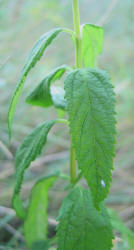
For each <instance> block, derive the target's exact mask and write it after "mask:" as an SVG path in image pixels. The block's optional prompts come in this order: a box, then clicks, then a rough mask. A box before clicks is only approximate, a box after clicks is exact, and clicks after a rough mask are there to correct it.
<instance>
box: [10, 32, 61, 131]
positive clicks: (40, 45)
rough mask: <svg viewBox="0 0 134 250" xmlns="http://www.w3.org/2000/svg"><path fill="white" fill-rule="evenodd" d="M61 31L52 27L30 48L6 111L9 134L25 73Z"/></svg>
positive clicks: (26, 73)
mask: <svg viewBox="0 0 134 250" xmlns="http://www.w3.org/2000/svg"><path fill="white" fill-rule="evenodd" d="M62 31H63V29H61V28H57V29H54V30H52V31H50V32H48V33H46V34H44V35H43V36H41V38H40V39H39V40H38V41H37V42H36V43H35V45H34V47H33V48H32V50H31V52H30V54H29V56H28V58H27V60H26V63H25V66H24V68H23V70H22V73H21V77H20V80H19V83H18V86H17V88H16V90H15V92H14V95H13V98H12V101H11V104H10V108H9V112H8V126H9V134H10V135H11V124H12V119H13V115H14V111H15V108H16V104H17V102H18V99H19V97H20V94H21V91H22V88H23V85H24V83H25V80H26V77H27V75H28V73H29V71H30V70H31V69H32V67H34V66H35V64H36V63H37V62H38V60H39V59H40V58H41V56H42V55H43V52H44V51H45V49H46V48H47V47H48V46H49V45H50V44H51V42H52V41H53V40H54V39H55V38H56V37H57V35H58V34H59V33H60V32H62Z"/></svg>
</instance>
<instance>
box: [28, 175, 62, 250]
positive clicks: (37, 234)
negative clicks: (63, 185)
mask: <svg viewBox="0 0 134 250" xmlns="http://www.w3.org/2000/svg"><path fill="white" fill-rule="evenodd" d="M57 177H58V174H56V175H50V176H47V177H45V178H42V179H41V180H39V181H38V182H37V183H36V184H35V186H34V187H33V189H32V192H31V197H30V202H29V207H28V212H27V216H26V220H25V223H24V233H25V239H26V242H27V246H28V248H29V249H31V246H32V245H35V244H36V245H37V247H38V249H39V250H41V247H39V243H38V244H37V242H41V241H42V242H43V241H44V240H46V239H47V224H48V223H47V208H48V190H49V188H50V187H51V186H52V185H53V183H54V182H55V181H56V179H57ZM42 242H41V243H40V244H43V245H44V242H43V243H42ZM45 244H46V242H45ZM32 249H34V247H33V248H32ZM36 249H37V248H36ZM43 250H44V248H43Z"/></svg>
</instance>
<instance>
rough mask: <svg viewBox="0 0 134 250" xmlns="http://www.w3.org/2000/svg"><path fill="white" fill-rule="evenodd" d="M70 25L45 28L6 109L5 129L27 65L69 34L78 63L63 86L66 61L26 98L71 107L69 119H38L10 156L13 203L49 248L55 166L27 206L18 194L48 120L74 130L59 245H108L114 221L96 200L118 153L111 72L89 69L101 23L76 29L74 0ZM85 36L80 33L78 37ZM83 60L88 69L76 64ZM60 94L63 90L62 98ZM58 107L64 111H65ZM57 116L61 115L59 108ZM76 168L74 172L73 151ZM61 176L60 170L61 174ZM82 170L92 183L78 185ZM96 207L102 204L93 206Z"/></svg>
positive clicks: (37, 243) (31, 235)
mask: <svg viewBox="0 0 134 250" xmlns="http://www.w3.org/2000/svg"><path fill="white" fill-rule="evenodd" d="M73 13H74V28H75V30H74V32H73V31H71V30H68V29H63V28H57V29H54V30H52V31H50V32H48V33H47V34H45V35H43V36H42V37H41V38H40V39H39V40H38V41H37V42H36V44H35V46H34V47H33V49H32V50H31V52H30V55H29V57H28V59H27V61H26V64H25V66H24V68H23V71H22V74H21V77H20V81H19V83H18V86H17V88H16V90H15V93H14V95H13V98H12V101H11V105H10V108H9V114H8V125H9V134H10V135H11V124H12V119H13V114H14V111H15V107H16V104H17V102H18V99H19V96H20V94H21V91H22V88H23V85H24V82H25V80H26V77H27V75H28V73H29V72H30V70H31V68H32V67H34V66H35V65H36V63H37V61H38V60H39V59H40V58H41V56H42V55H43V52H44V51H45V49H46V48H47V47H48V46H49V45H50V44H51V42H52V41H53V40H54V39H55V38H56V37H57V35H58V34H59V33H61V32H62V31H64V32H68V33H69V34H70V35H71V36H73V40H74V42H75V49H76V68H79V69H76V70H72V71H71V73H69V74H68V76H67V77H66V80H65V91H64V90H63V89H62V88H61V87H55V86H51V84H52V83H53V82H55V81H56V80H57V79H60V78H61V77H62V76H63V74H64V73H65V71H69V70H70V68H69V67H67V66H65V65H63V66H60V67H58V68H56V69H55V70H53V71H52V72H51V73H50V74H48V75H47V76H46V77H45V78H44V79H43V80H42V82H41V83H40V84H39V85H38V86H37V87H36V88H35V89H34V90H33V91H32V92H31V94H30V95H28V97H27V99H26V102H27V103H29V104H32V105H37V106H41V107H45V108H46V107H49V106H52V105H53V106H55V107H56V108H60V109H63V110H64V111H67V112H68V115H69V123H68V121H67V120H64V119H56V120H52V121H47V122H44V123H43V124H41V125H40V126H38V127H37V128H36V129H34V131H33V132H32V133H30V134H29V135H28V136H27V137H26V138H25V139H24V141H23V142H22V144H21V146H20V147H19V149H18V150H17V153H16V158H15V169H16V186H15V190H14V195H13V200H12V201H13V207H14V208H15V210H16V213H17V215H18V216H20V217H21V218H22V219H24V220H25V222H24V233H25V238H26V242H27V246H28V248H29V249H32V250H33V249H39V250H41V249H48V248H49V246H50V244H49V243H50V241H49V240H48V239H47V207H48V190H49V188H50V187H51V186H52V184H53V183H54V181H55V180H56V179H57V177H58V174H55V175H52V176H47V177H44V178H42V179H41V180H39V181H38V182H37V183H36V184H35V186H34V187H33V189H32V192H31V197H30V201H29V206H28V209H25V208H24V206H23V203H22V202H21V199H20V196H19V192H20V188H21V184H22V181H23V175H24V173H25V170H26V169H27V168H28V167H29V166H30V164H31V162H32V161H34V160H35V159H36V158H37V157H38V155H39V154H40V153H41V151H42V148H43V146H44V145H45V143H46V140H47V134H48V133H49V131H50V129H51V127H52V126H53V125H54V124H55V123H57V122H59V123H64V124H67V125H68V124H69V126H70V133H71V137H72V139H71V140H72V142H71V143H72V144H71V150H70V152H71V155H70V183H69V184H68V185H67V188H66V190H69V189H71V191H70V193H69V195H68V196H67V197H66V198H65V200H64V201H63V205H62V207H61V209H60V213H59V217H58V221H59V225H58V229H57V236H58V249H59V250H64V249H65V250H73V249H76V250H88V249H90V250H95V249H97V250H110V249H111V247H112V238H113V234H112V227H111V225H110V220H109V216H108V214H107V210H106V208H105V205H104V204H103V203H101V201H103V200H104V199H105V198H106V196H107V194H108V192H109V187H110V183H111V179H112V173H111V172H112V169H113V157H114V154H115V145H114V144H115V96H114V92H113V87H112V85H111V83H110V80H109V76H108V74H107V73H106V72H105V71H102V70H99V69H94V68H95V67H96V61H97V57H98V55H99V54H100V53H101V51H102V43H103V29H102V28H101V27H98V26H95V25H89V24H85V25H84V26H83V29H82V33H81V30H80V23H79V7H78V0H73ZM81 38H82V39H81ZM83 64H84V67H86V68H85V69H80V68H81V67H82V65H83ZM64 96H65V98H64ZM63 110H62V112H64V111H63ZM59 114H60V116H62V115H63V113H62V114H61V112H60V113H59ZM75 158H76V159H77V161H78V167H79V169H80V170H81V171H80V174H78V176H77V171H76V159H75ZM63 176H64V177H65V175H64V174H62V177H63ZM82 176H84V177H85V179H86V180H87V182H88V185H89V187H90V189H91V193H90V191H89V190H85V189H83V188H80V187H76V188H75V185H76V184H77V182H78V181H79V180H80V178H81V177H82ZM98 210H100V211H98Z"/></svg>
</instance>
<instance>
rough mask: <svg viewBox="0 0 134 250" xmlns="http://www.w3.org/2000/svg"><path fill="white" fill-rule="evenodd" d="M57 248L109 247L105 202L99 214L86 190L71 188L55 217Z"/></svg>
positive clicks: (110, 245) (110, 241)
mask: <svg viewBox="0 0 134 250" xmlns="http://www.w3.org/2000/svg"><path fill="white" fill-rule="evenodd" d="M58 221H59V225H58V229H57V230H58V231H57V236H58V250H88V249H90V250H95V249H96V250H110V249H111V247H112V238H113V234H112V228H111V225H110V220H109V216H108V214H107V211H106V208H105V206H104V204H101V212H100V213H99V212H98V211H97V210H96V209H95V208H94V205H93V202H92V198H91V194H90V191H89V190H85V189H83V188H80V187H77V188H74V189H73V190H72V191H71V192H70V193H69V195H68V196H67V197H66V198H65V199H64V201H63V204H62V207H61V209H60V213H59V216H58Z"/></svg>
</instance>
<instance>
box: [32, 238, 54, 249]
mask: <svg viewBox="0 0 134 250" xmlns="http://www.w3.org/2000/svg"><path fill="white" fill-rule="evenodd" d="M49 248H50V242H49V241H47V240H46V241H45V240H42V241H37V242H35V243H33V245H32V247H31V250H37V249H39V250H48V249H49Z"/></svg>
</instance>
